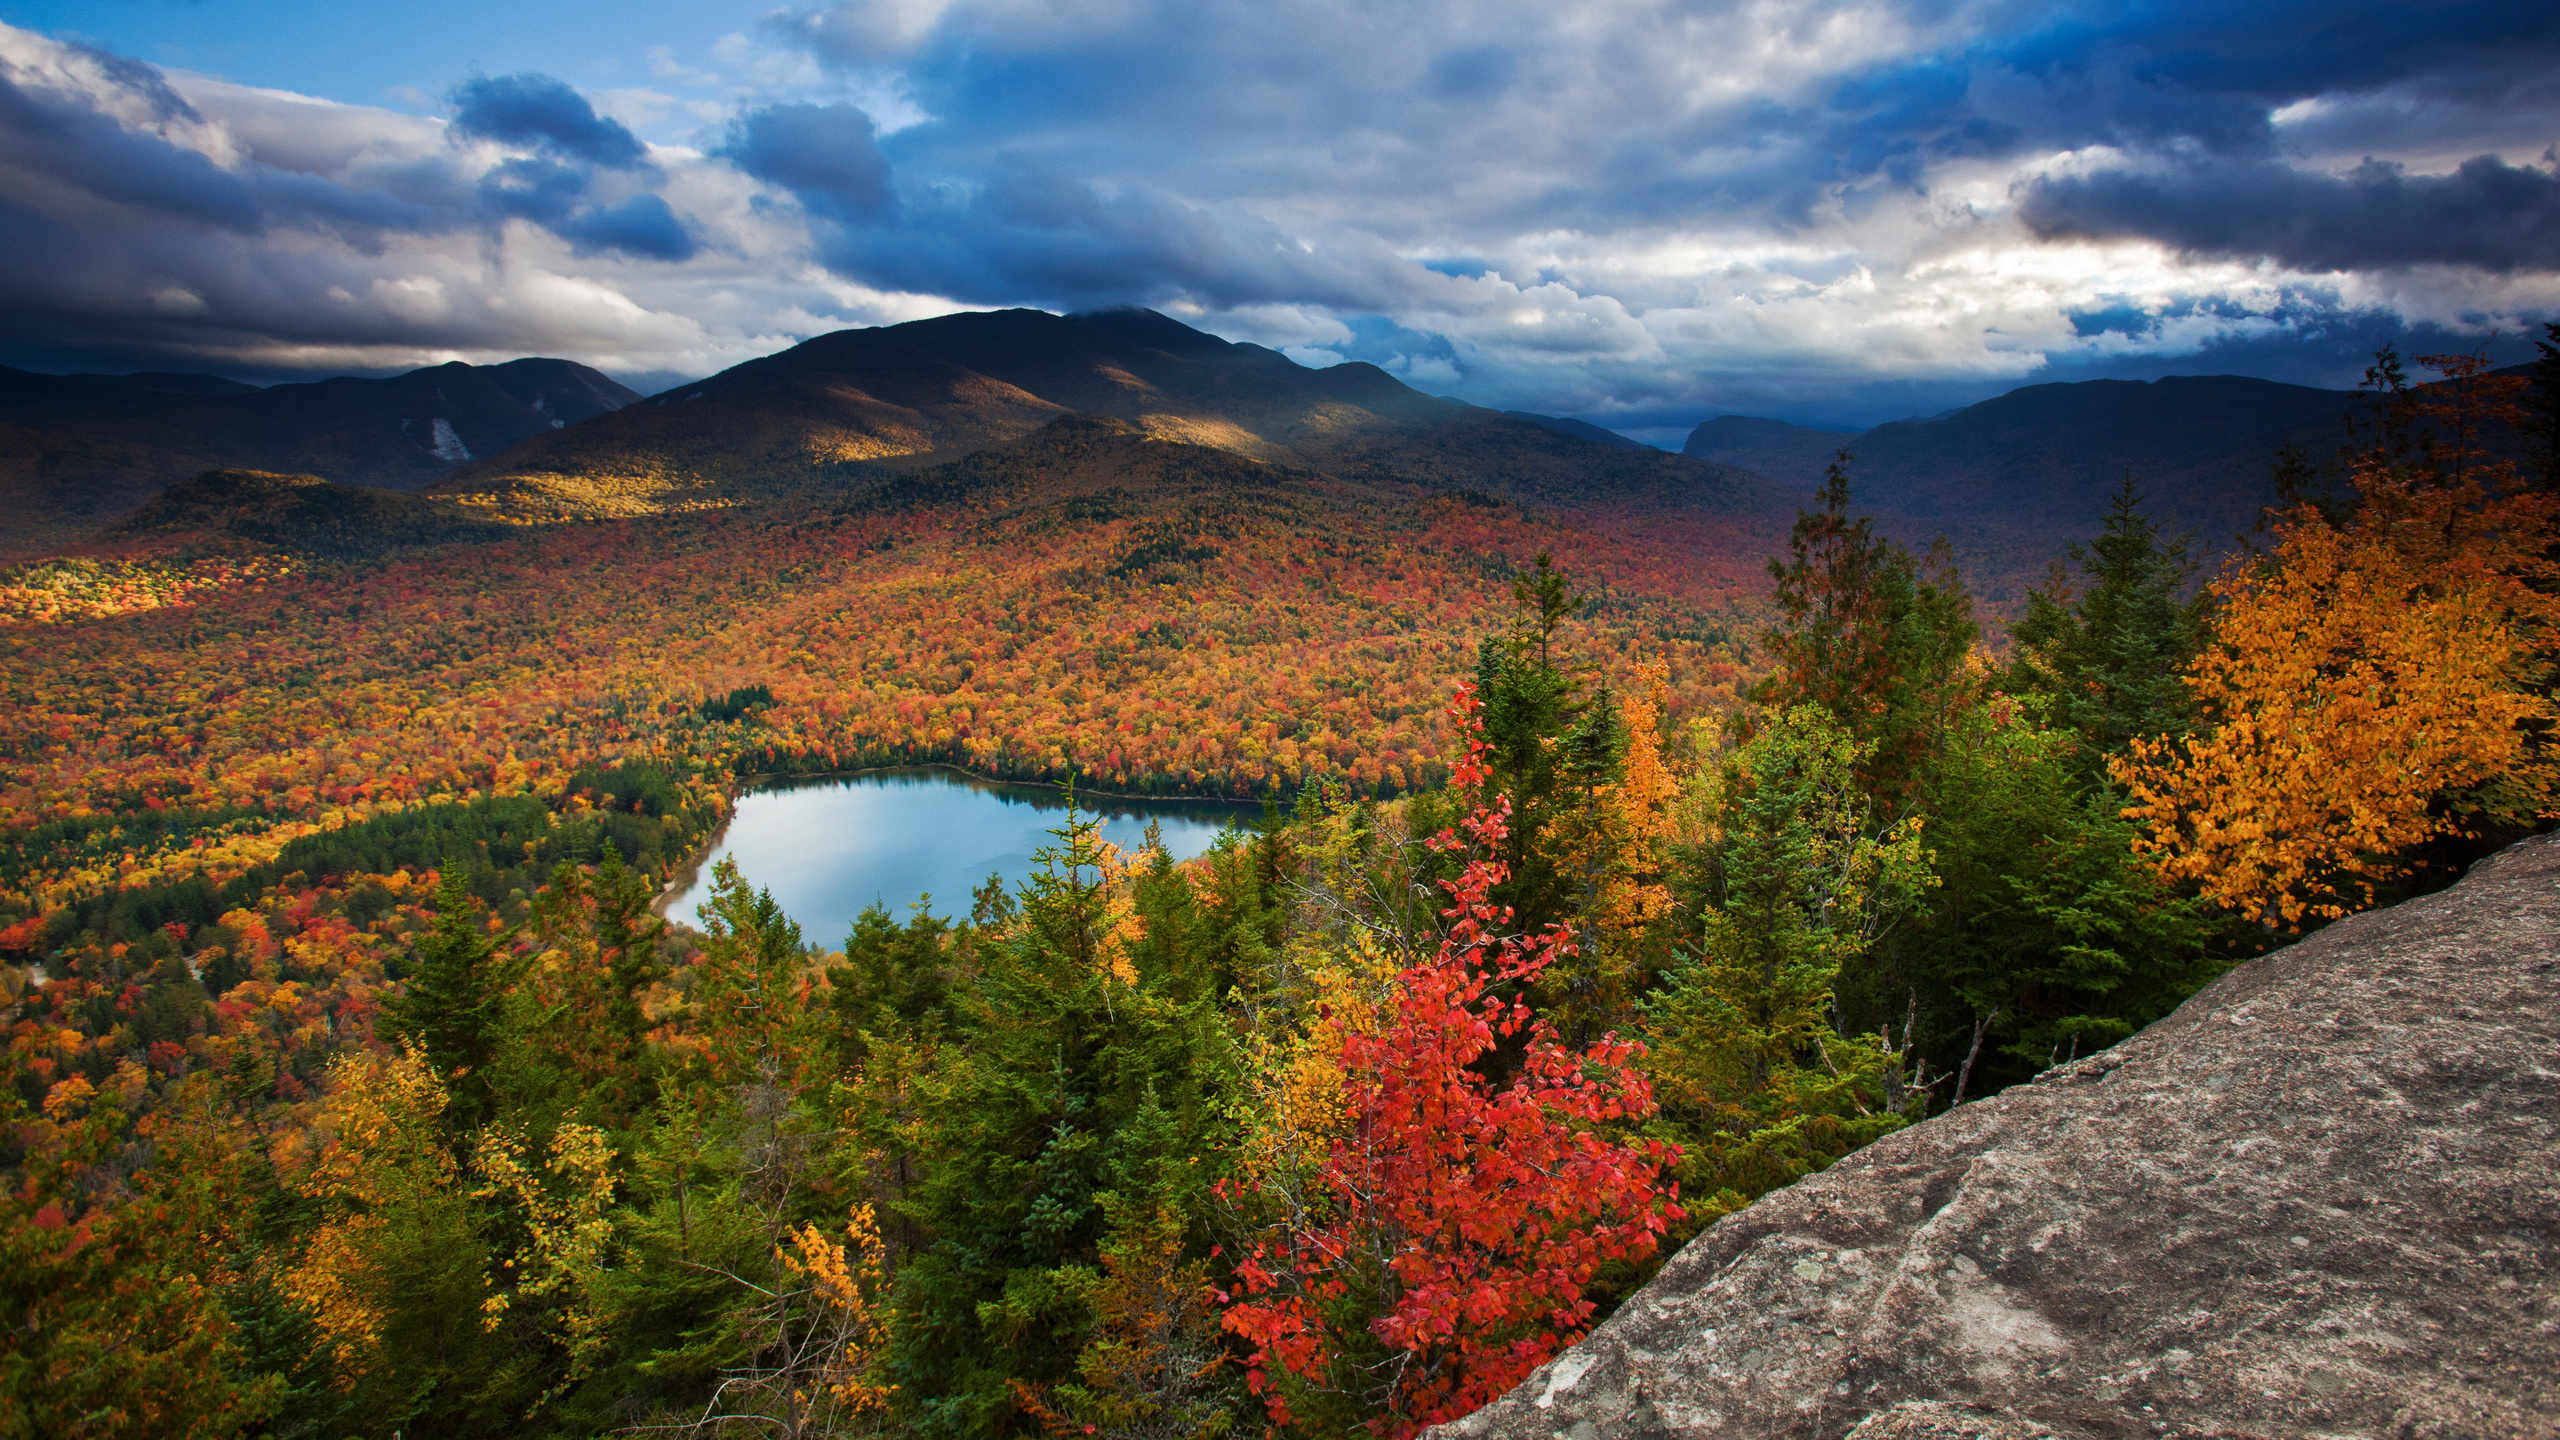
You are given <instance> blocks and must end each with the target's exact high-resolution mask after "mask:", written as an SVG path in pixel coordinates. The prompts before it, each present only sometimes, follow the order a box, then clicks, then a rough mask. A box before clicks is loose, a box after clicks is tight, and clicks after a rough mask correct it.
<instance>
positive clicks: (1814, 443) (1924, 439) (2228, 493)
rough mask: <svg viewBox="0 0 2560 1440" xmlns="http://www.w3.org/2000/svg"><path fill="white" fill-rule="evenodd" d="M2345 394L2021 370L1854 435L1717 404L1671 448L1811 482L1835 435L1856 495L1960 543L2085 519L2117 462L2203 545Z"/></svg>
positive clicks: (2321, 433)
mask: <svg viewBox="0 0 2560 1440" xmlns="http://www.w3.org/2000/svg"><path fill="white" fill-rule="evenodd" d="M2358 401H2359V397H2358V396H2356V395H2355V394H2353V393H2352V392H2349V391H2343V390H2317V389H2313V388H2311V387H2309V386H2303V385H2282V384H2278V383H2276V382H2274V381H2271V380H2251V379H2247V378H2244V377H2241V376H2237V375H2209V376H2172V377H2170V378H2168V379H2164V380H2155V381H2149V382H2145V381H2139V380H2085V381H2081V382H2078V383H2076V384H2060V385H2030V386H2027V387H2026V388H2024V389H2020V390H2012V391H2010V392H2009V393H2008V394H2006V395H2002V396H2000V397H1998V398H1997V399H1992V400H1985V401H1983V402H1982V403H1981V404H1979V405H1969V406H1967V407H1965V408H1964V409H1962V410H1958V411H1956V412H1954V413H1953V414H1949V415H1943V416H1939V417H1936V418H1933V419H1928V420H1897V421H1894V422H1892V423H1890V424H1885V425H1879V426H1877V427H1875V428H1874V429H1872V430H1869V431H1867V432H1865V433H1864V434H1859V435H1842V434H1835V433H1832V432H1829V431H1822V430H1812V429H1808V428H1806V427H1803V426H1797V425H1788V424H1785V423H1784V422H1781V421H1776V420H1761V419H1752V418H1748V417H1743V416H1731V415H1728V416H1719V417H1717V418H1716V419H1713V420H1709V421H1707V422H1706V423H1705V424H1703V425H1700V426H1699V427H1698V428H1697V429H1696V430H1695V431H1693V432H1692V433H1691V434H1690V436H1689V443H1688V445H1687V446H1686V447H1685V452H1684V453H1687V454H1689V455H1692V456H1695V457H1697V458H1700V459H1705V460H1712V461H1716V462H1718V463H1721V464H1727V465H1740V466H1744V467H1746V468H1749V469H1753V470H1757V471H1759V472H1760V473H1761V474H1764V475H1767V476H1768V477H1770V478H1771V479H1773V480H1777V481H1779V482H1781V483H1786V484H1796V485H1814V484H1818V483H1820V481H1821V478H1822V472H1823V468H1824V467H1825V466H1827V465H1828V464H1830V463H1831V459H1832V456H1833V455H1834V454H1836V453H1837V452H1838V451H1839V450H1841V449H1842V448H1844V447H1845V448H1847V449H1848V450H1849V451H1850V452H1851V453H1852V455H1853V456H1854V457H1855V458H1854V459H1853V460H1852V461H1851V462H1850V466H1849V477H1850V483H1851V484H1852V485H1853V486H1854V487H1855V490H1856V492H1857V496H1858V500H1859V503H1860V504H1861V505H1862V506H1866V507H1871V508H1874V509H1876V510H1879V511H1883V512H1886V513H1888V514H1892V515H1896V516H1900V517H1903V518H1904V519H1906V520H1908V521H1910V522H1913V523H1914V524H1916V525H1919V526H1922V527H1934V528H1938V529H1943V530H1945V531H1947V532H1948V533H1949V534H1950V535H1951V536H1952V537H1954V538H1956V540H1957V542H1958V545H1959V547H1960V548H1962V547H1963V546H1964V545H1965V543H1966V540H1967V538H1968V537H1974V538H1977V539H1978V538H1980V537H1982V536H1985V535H1987V534H1989V533H1990V532H1993V531H2002V530H2013V529H2018V528H2021V527H2024V528H2025V529H2027V530H2029V531H2035V532H2040V531H2042V530H2043V529H2045V528H2048V525H2049V526H2051V527H2057V528H2059V529H2062V530H2072V531H2078V530H2087V529H2091V528H2094V526H2095V523H2096V519H2097V517H2098V516H2100V515H2103V514H2104V513H2105V511H2106V505H2107V496H2108V494H2109V493H2110V492H2111V491H2113V490H2114V488H2115V487H2116V485H2117V484H2118V483H2120V482H2121V481H2122V480H2123V478H2124V475H2125V472H2126V471H2127V470H2130V471H2132V473H2133V477H2134V478H2135V479H2136V480H2137V481H2139V482H2140V483H2141V485H2142V488H2143V490H2144V492H2145V494H2146V495H2148V496H2149V498H2150V503H2151V506H2152V509H2153V511H2154V513H2156V514H2158V515H2160V516H2162V517H2163V518H2165V519H2167V520H2168V521H2170V523H2171V524H2172V525H2173V526H2176V527H2180V528H2184V529H2188V530H2192V531H2194V532H2195V533H2196V535H2197V536H2198V538H2199V539H2201V540H2202V541H2203V542H2204V543H2205V544H2206V545H2208V546H2218V545H2221V544H2224V543H2226V542H2228V541H2229V539H2230V537H2231V536H2232V535H2233V534H2235V533H2236V532H2239V531H2242V530H2246V529H2247V528H2249V527H2250V526H2251V525H2252V524H2254V523H2256V521H2257V518H2258V511H2259V509H2260V507H2261V506H2264V505H2267V504H2270V503H2273V501H2274V500H2275V498H2276V496H2275V487H2274V485H2273V483H2272V481H2271V480H2270V479H2269V466H2270V465H2271V464H2272V463H2273V461H2274V460H2275V457H2276V452H2277V450H2278V448H2279V447H2281V446H2284V445H2287V444H2299V445H2302V446H2305V447H2306V448H2308V449H2309V450H2310V451H2311V452H2312V453H2313V454H2315V455H2321V456H2325V455H2326V454H2327V453H2328V452H2330V451H2333V450H2334V449H2336V447H2337V445H2338V443H2339V441H2340V440H2341V439H2342V438H2343V435H2344V431H2343V429H2342V428H2341V422H2342V418H2343V417H2344V416H2345V415H2346V414H2347V413H2348V412H2349V411H2350V410H2351V409H2354V408H2355V407H2356V406H2357V404H2358ZM2040 538H2041V537H2040Z"/></svg>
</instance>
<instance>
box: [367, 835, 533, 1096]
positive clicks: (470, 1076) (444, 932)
mask: <svg viewBox="0 0 2560 1440" xmlns="http://www.w3.org/2000/svg"><path fill="white" fill-rule="evenodd" d="M514 939H515V932H514V931H513V930H508V931H504V932H501V933H498V934H491V933H490V932H489V931H488V930H486V929H484V928H483V927H482V925H481V923H480V917H479V914H478V913H477V911H476V910H475V909H474V907H473V905H472V903H471V894H470V892H469V891H468V890H467V889H465V888H464V885H463V877H462V872H461V871H460V870H459V869H458V868H448V869H447V870H446V871H445V872H444V874H443V876H442V877H441V879H440V880H439V882H438V884H437V887H436V923H435V927H434V929H432V930H430V931H429V932H428V933H427V935H426V938H424V939H422V940H420V941H419V942H418V943H417V948H416V950H415V951H414V952H413V954H412V956H411V960H410V968H409V975H408V988H407V991H406V993H404V994H403V995H402V996H401V997H400V998H399V999H397V1000H395V1001H393V1002H392V1003H391V1004H390V1005H388V1006H386V1007H384V1009H385V1012H386V1014H387V1017H388V1018H389V1020H390V1022H391V1033H392V1034H394V1035H397V1036H402V1037H407V1038H410V1039H413V1040H415V1041H416V1042H417V1044H418V1046H419V1049H420V1051H421V1053H423V1054H424V1055H425V1057H426V1061H427V1064H428V1066H429V1067H430V1068H431V1069H432V1070H433V1071H434V1073H435V1075H436V1076H437V1078H438V1079H439V1080H441V1081H442V1082H443V1084H444V1086H445V1089H446V1092H447V1094H448V1097H449V1098H448V1100H447V1102H446V1104H445V1107H444V1118H445V1124H446V1127H447V1129H448V1130H449V1132H450V1133H452V1134H453V1135H455V1136H457V1137H459V1136H461V1135H465V1134H468V1133H470V1132H471V1131H473V1130H476V1129H478V1128H480V1127H481V1126H482V1125H485V1124H487V1123H488V1122H489V1121H490V1120H492V1119H494V1118H496V1115H497V1109H498V1102H497V1090H496V1087H495V1086H494V1084H493V1083H492V1082H493V1077H492V1076H491V1074H490V1070H491V1065H492V1062H494V1061H495V1060H496V1059H497V1057H498V1052H499V1047H500V1046H501V1044H502V1043H503V1042H504V1041H505V1039H506V1036H507V1028H508V1027H507V1019H506V1001H507V992H508V987H509V986H510V985H511V984H512V983H513V982H514V980H515V979H516V977H517V976H518V975H519V974H520V973H521V970H522V966H521V965H520V964H518V963H515V962H513V961H511V960H509V959H508V958H507V955H506V952H507V950H508V947H509V946H510V944H511V943H512V942H513V941H514Z"/></svg>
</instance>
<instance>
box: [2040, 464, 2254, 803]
mask: <svg viewBox="0 0 2560 1440" xmlns="http://www.w3.org/2000/svg"><path fill="white" fill-rule="evenodd" d="M2071 560H2072V563H2073V564H2075V565H2077V566H2078V567H2079V570H2080V573H2081V575H2082V577H2083V578H2084V580H2085V582H2086V583H2085V585H2084V586H2083V587H2081V588H2078V589H2077V590H2075V589H2074V588H2073V587H2071V586H2070V585H2069V584H2068V583H2067V582H2065V581H2064V580H2063V578H2062V577H2061V576H2060V575H2057V576H2056V578H2055V583H2054V584H2053V585H2052V586H2051V587H2050V588H2048V589H2039V590H2033V591H2030V592H2029V593H2028V595H2027V613H2026V615H2025V617H2024V618H2022V619H2021V620H2019V622H2018V623H2017V624H2016V625H2014V626H2012V627H2010V632H2009V634H2010V638H2011V639H2012V640H2014V641H2015V642H2016V644H2017V648H2018V654H2017V658H2016V659H2015V660H2014V661H2013V663H2012V664H2011V666H2010V670H2009V674H2008V676H2007V677H2006V683H2007V685H2008V688H2009V689H2010V690H2011V691H2012V693H2018V694H2029V693H2036V694H2044V695H2050V696H2052V697H2053V707H2052V712H2051V713H2052V719H2053V721H2054V723H2057V724H2059V725H2061V726H2063V727H2064V728H2066V729H2068V730H2070V731H2072V732H2074V733H2075V734H2076V735H2077V736H2078V737H2079V746H2078V755H2077V757H2076V758H2075V760H2074V762H2073V769H2074V772H2075V773H2076V775H2077V776H2078V778H2079V779H2080V781H2081V783H2082V784H2083V785H2084V786H2098V785H2104V784H2107V783H2108V782H2107V779H2106V760H2107V757H2108V756H2110V755H2120V754H2123V753H2124V751H2125V749H2126V747H2127V746H2129V745H2130V744H2131V743H2132V741H2133V739H2134V737H2136V736H2164V735H2165V736H2172V737H2174V736H2179V735H2184V734H2185V733H2186V732H2187V728H2188V726H2189V725H2190V724H2191V723H2193V720H2194V718H2195V707H2194V702H2193V701H2192V700H2191V699H2190V698H2189V696H2188V692H2187V684H2186V679H2185V672H2186V668H2187V665H2188V662H2190V661H2192V660H2193V659H2194V658H2195V656H2196V653H2197V652H2198V651H2199V650H2200V649H2202V648H2203V645H2204V641H2205V635H2206V619H2207V609H2208V606H2209V603H2210V597H2208V596H2206V595H2204V594H2202V593H2201V592H2198V593H2194V594H2188V593H2186V592H2188V591H2189V589H2190V582H2191V581H2192V579H2193V578H2194V575H2195V571H2196V564H2195V561H2193V560H2192V559H2190V558H2188V555H2187V547H2186V544H2185V542H2184V541H2182V540H2178V539H2174V538H2168V537H2164V536H2163V535H2162V534H2161V531H2160V525H2159V523H2158V522H2157V521H2155V520H2152V519H2151V518H2150V517H2148V516H2147V515H2145V514H2144V513H2143V509H2142V491H2141V488H2140V487H2139V486H2137V485H2136V484H2135V483H2134V480H2133V477H2132V475H2130V474H2128V475H2126V476H2125V480H2124V484H2123V485H2122V486H2120V487H2119V488H2118V489H2117V491H2116V493H2115V496H2114V498H2113V499H2112V500H2111V501H2110V502H2109V503H2108V507H2107V517H2106V521H2105V525H2104V528H2103V529H2102V530H2101V531H2100V532H2099V535H2098V538H2097V539H2096V540H2094V541H2092V542H2090V543H2089V544H2088V545H2085V546H2083V545H2076V544H2075V545H2073V546H2072V547H2071Z"/></svg>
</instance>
